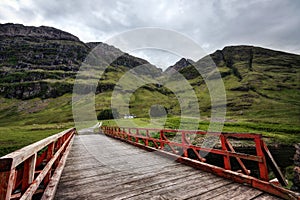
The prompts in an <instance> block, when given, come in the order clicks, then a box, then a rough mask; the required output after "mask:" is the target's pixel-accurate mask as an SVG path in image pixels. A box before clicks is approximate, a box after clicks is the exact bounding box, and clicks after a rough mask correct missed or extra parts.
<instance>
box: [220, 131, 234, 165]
mask: <svg viewBox="0 0 300 200" xmlns="http://www.w3.org/2000/svg"><path fill="white" fill-rule="evenodd" d="M220 140H221V145H222V150H223V151H228V149H227V146H226V138H225V136H224V135H223V134H220ZM223 158H224V168H225V169H228V170H230V169H231V165H230V156H229V155H224V156H223Z"/></svg>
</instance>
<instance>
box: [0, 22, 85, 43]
mask: <svg viewBox="0 0 300 200" xmlns="http://www.w3.org/2000/svg"><path fill="white" fill-rule="evenodd" d="M0 36H8V37H36V38H44V39H48V40H69V41H77V42H79V41H80V40H79V39H78V38H77V37H76V36H74V35H72V34H70V33H67V32H65V31H61V30H59V29H56V28H52V27H47V26H40V27H34V26H24V25H22V24H13V23H7V24H0Z"/></svg>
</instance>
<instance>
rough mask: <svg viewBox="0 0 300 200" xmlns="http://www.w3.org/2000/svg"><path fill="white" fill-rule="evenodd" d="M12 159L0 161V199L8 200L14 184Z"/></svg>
mask: <svg viewBox="0 0 300 200" xmlns="http://www.w3.org/2000/svg"><path fill="white" fill-rule="evenodd" d="M12 163H13V159H11V158H8V159H1V160H0V180H1V181H0V199H4V200H9V199H10V197H11V193H12V190H13V187H14V182H15V169H12Z"/></svg>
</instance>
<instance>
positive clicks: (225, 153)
mask: <svg viewBox="0 0 300 200" xmlns="http://www.w3.org/2000/svg"><path fill="white" fill-rule="evenodd" d="M120 134H123V135H129V136H131V137H135V138H138V139H148V140H149V141H155V142H160V143H163V144H171V145H175V146H177V147H185V148H192V149H195V150H197V151H205V152H210V153H214V154H218V155H223V156H230V157H238V158H242V159H245V160H251V161H256V162H262V158H261V157H259V156H255V155H249V154H244V153H237V152H230V151H224V150H220V149H213V148H203V147H199V146H194V145H189V144H182V143H178V142H173V141H166V140H160V139H156V138H151V137H147V136H139V135H134V134H128V133H121V132H120Z"/></svg>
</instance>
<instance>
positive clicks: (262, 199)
mask: <svg viewBox="0 0 300 200" xmlns="http://www.w3.org/2000/svg"><path fill="white" fill-rule="evenodd" d="M253 200H281V199H280V198H278V197H274V196H270V195H269V194H261V195H259V196H257V197H255V198H253Z"/></svg>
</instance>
